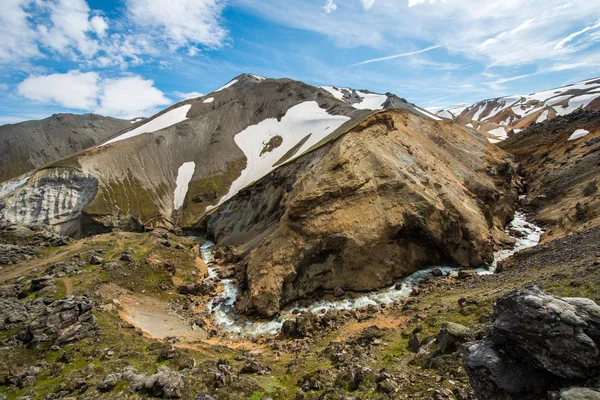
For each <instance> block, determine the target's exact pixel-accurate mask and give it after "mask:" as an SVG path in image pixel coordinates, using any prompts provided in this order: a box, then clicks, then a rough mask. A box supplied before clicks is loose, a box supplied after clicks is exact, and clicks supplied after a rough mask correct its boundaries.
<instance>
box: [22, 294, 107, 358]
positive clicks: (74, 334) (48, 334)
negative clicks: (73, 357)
mask: <svg viewBox="0 0 600 400" xmlns="http://www.w3.org/2000/svg"><path fill="white" fill-rule="evenodd" d="M93 306H94V303H93V302H92V300H91V299H89V298H88V297H86V296H68V297H64V298H63V299H61V300H59V301H56V302H54V303H52V304H51V305H49V306H48V307H44V308H42V309H41V310H39V312H37V313H36V316H35V317H34V318H33V320H32V321H31V322H30V323H29V324H28V325H27V327H26V328H25V329H24V330H23V331H22V332H21V333H19V335H18V336H17V338H18V339H20V340H21V341H23V342H24V343H30V344H37V343H41V342H51V343H53V344H55V345H59V346H61V345H65V344H68V343H72V342H76V341H78V340H81V339H83V338H86V337H90V336H93V335H95V334H96V331H97V325H96V319H95V318H94V316H93V314H92V308H93Z"/></svg>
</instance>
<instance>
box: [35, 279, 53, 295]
mask: <svg viewBox="0 0 600 400" xmlns="http://www.w3.org/2000/svg"><path fill="white" fill-rule="evenodd" d="M53 284H54V279H53V278H52V277H51V276H49V275H46V276H42V277H41V278H35V279H32V280H31V290H33V291H34V292H37V291H38V290H42V289H43V288H45V287H48V286H51V285H53Z"/></svg>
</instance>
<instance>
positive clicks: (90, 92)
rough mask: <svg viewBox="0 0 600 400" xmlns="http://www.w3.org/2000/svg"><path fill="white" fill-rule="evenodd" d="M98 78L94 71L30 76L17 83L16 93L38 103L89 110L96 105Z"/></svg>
mask: <svg viewBox="0 0 600 400" xmlns="http://www.w3.org/2000/svg"><path fill="white" fill-rule="evenodd" d="M98 79H99V76H98V74H97V73H95V72H86V73H81V72H79V71H69V72H67V73H66V74H51V75H45V76H30V77H28V78H27V79H25V80H24V81H23V82H21V83H20V84H19V86H18V87H17V93H18V94H19V95H21V96H23V97H26V98H28V99H30V100H35V101H37V102H40V103H52V104H58V105H60V106H62V107H66V108H75V109H79V110H91V109H93V108H95V107H96V101H97V96H98Z"/></svg>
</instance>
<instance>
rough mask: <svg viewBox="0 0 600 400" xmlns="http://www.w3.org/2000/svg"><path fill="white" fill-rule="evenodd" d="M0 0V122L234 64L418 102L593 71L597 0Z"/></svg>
mask: <svg viewBox="0 0 600 400" xmlns="http://www.w3.org/2000/svg"><path fill="white" fill-rule="evenodd" d="M0 2H1V5H2V13H1V14H0V38H1V39H0V124H6V123H16V122H19V121H23V120H29V119H41V118H45V117H48V116H50V115H52V114H54V113H59V112H72V113H90V112H92V113H97V114H102V115H108V116H113V117H118V118H128V119H129V118H134V117H138V116H146V117H148V116H151V115H152V114H154V113H156V112H158V111H160V110H162V109H164V108H166V107H168V106H169V105H171V104H174V103H176V102H179V101H181V100H183V99H186V98H190V97H198V96H200V95H202V94H207V93H210V92H211V91H213V90H215V89H216V88H218V87H220V86H222V85H223V84H225V83H227V82H228V81H230V80H231V79H232V78H233V77H235V76H237V75H239V74H242V73H253V74H257V75H261V76H264V77H269V78H282V77H287V78H292V79H297V80H301V81H304V82H306V83H308V84H312V85H335V86H344V87H352V88H355V89H369V90H371V91H374V92H379V93H385V92H392V93H395V94H397V95H398V96H400V97H403V98H406V99H407V100H409V101H410V102H413V103H415V104H417V105H419V106H422V107H425V108H428V109H431V110H437V109H441V108H443V107H448V106H452V105H455V104H463V103H473V102H476V101H479V100H483V99H486V98H491V97H499V96H503V95H513V94H528V93H533V92H536V91H541V90H544V89H550V88H554V87H558V86H563V85H565V84H569V83H574V82H577V81H581V80H584V79H588V78H594V77H598V76H600V5H599V4H598V0H485V1H482V0H170V1H165V0H87V1H86V0H1V1H0Z"/></svg>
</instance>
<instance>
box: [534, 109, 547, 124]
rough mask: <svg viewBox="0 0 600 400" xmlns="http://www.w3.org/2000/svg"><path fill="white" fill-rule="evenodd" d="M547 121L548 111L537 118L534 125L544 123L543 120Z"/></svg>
mask: <svg viewBox="0 0 600 400" xmlns="http://www.w3.org/2000/svg"><path fill="white" fill-rule="evenodd" d="M547 119H548V110H545V111H544V112H543V113H542V114H541V115H540V116H539V117H538V119H537V120H536V121H535V122H536V123H538V124H539V123H540V122H544V121H545V120H547Z"/></svg>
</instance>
